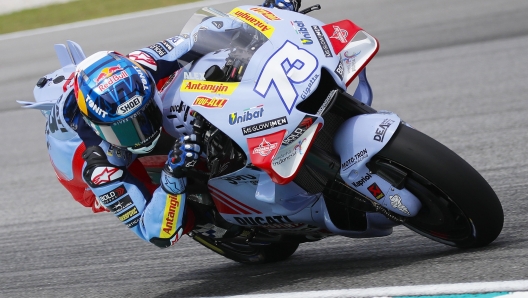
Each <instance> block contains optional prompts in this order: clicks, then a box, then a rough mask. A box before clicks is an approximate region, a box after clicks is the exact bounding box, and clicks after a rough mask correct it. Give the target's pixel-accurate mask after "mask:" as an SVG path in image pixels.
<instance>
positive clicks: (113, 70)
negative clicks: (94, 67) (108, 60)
mask: <svg viewBox="0 0 528 298" xmlns="http://www.w3.org/2000/svg"><path fill="white" fill-rule="evenodd" d="M118 72H123V68H122V67H121V66H120V65H117V66H112V67H106V68H103V69H102V70H101V72H100V73H99V75H98V76H97V79H95V83H96V84H99V83H100V82H101V81H104V80H106V79H108V78H110V77H112V76H113V75H115V74H117V73H118ZM125 75H126V76H127V77H128V73H126V72H125ZM116 81H118V80H116ZM101 91H102V90H101Z"/></svg>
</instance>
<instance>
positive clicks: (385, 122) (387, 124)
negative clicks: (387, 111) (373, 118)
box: [374, 119, 394, 142]
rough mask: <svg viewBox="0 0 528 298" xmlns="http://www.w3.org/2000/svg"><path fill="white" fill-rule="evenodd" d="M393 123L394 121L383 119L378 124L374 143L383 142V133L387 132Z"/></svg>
mask: <svg viewBox="0 0 528 298" xmlns="http://www.w3.org/2000/svg"><path fill="white" fill-rule="evenodd" d="M393 123H394V120H391V119H385V120H383V122H381V123H380V125H379V126H378V128H377V129H376V133H375V135H374V141H378V142H383V139H384V138H385V133H386V132H387V129H388V128H389V127H390V126H391V125H392V124H393Z"/></svg>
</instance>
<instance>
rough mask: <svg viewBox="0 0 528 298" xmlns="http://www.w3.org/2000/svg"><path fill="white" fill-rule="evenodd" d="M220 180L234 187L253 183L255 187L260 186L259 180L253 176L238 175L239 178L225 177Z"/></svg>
mask: <svg viewBox="0 0 528 298" xmlns="http://www.w3.org/2000/svg"><path fill="white" fill-rule="evenodd" d="M220 179H222V180H225V181H227V182H229V183H230V184H233V185H238V184H242V183H251V184H253V185H256V184H258V178H257V177H255V176H253V175H238V176H231V177H223V178H220Z"/></svg>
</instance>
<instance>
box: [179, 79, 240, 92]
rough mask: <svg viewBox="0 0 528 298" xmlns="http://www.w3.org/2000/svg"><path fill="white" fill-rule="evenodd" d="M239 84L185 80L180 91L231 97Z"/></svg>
mask: <svg viewBox="0 0 528 298" xmlns="http://www.w3.org/2000/svg"><path fill="white" fill-rule="evenodd" d="M239 84H240V83H218V82H206V81H196V80H183V82H182V84H181V87H180V91H182V92H200V93H212V94H224V95H231V94H233V92H234V91H235V90H236V88H237V87H238V85H239Z"/></svg>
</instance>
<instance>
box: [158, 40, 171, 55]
mask: <svg viewBox="0 0 528 298" xmlns="http://www.w3.org/2000/svg"><path fill="white" fill-rule="evenodd" d="M160 43H161V45H162V46H163V47H164V48H165V49H167V51H169V52H170V51H172V49H174V47H173V46H172V45H171V44H170V43H169V42H168V41H166V40H162V41H160Z"/></svg>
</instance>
